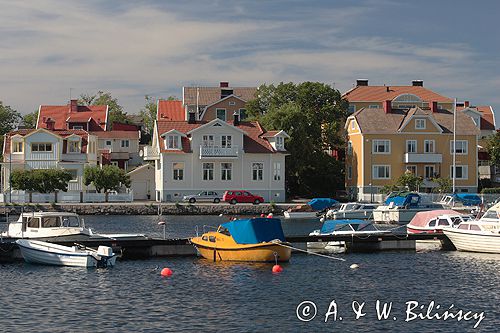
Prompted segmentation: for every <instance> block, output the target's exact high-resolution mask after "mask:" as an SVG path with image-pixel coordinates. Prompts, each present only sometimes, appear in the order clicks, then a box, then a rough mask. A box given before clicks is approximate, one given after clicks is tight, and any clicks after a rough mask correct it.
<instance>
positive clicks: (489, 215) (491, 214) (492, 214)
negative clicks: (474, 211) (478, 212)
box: [482, 210, 499, 219]
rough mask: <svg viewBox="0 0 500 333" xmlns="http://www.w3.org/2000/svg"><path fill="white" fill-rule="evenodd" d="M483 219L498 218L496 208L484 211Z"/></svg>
mask: <svg viewBox="0 0 500 333" xmlns="http://www.w3.org/2000/svg"><path fill="white" fill-rule="evenodd" d="M482 218H483V219H498V218H499V216H498V213H497V211H496V210H488V211H486V213H484V215H483V217H482Z"/></svg>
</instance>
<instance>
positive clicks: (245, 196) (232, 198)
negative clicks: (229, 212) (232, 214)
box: [222, 191, 264, 205]
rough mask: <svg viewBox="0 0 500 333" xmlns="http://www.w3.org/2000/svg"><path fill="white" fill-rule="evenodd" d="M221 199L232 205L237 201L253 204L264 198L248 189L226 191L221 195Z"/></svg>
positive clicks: (262, 200)
mask: <svg viewBox="0 0 500 333" xmlns="http://www.w3.org/2000/svg"><path fill="white" fill-rule="evenodd" d="M222 200H223V201H225V202H229V203H230V204H232V205H235V204H237V203H242V202H244V203H253V204H255V205H258V204H260V203H261V202H264V198H263V197H261V196H260V195H255V194H252V193H250V192H248V191H226V192H224V195H223V196H222Z"/></svg>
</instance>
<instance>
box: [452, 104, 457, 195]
mask: <svg viewBox="0 0 500 333" xmlns="http://www.w3.org/2000/svg"><path fill="white" fill-rule="evenodd" d="M456 127H457V99H456V98H455V100H454V101H453V167H452V170H453V193H455V179H456V177H457V175H456V173H457V168H456V162H457V140H456V139H457V131H456Z"/></svg>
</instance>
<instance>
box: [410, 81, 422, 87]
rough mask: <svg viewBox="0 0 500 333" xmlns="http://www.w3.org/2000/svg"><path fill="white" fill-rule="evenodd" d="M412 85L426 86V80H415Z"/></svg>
mask: <svg viewBox="0 0 500 333" xmlns="http://www.w3.org/2000/svg"><path fill="white" fill-rule="evenodd" d="M411 85H412V86H414V87H423V86H424V81H422V80H413V81H411Z"/></svg>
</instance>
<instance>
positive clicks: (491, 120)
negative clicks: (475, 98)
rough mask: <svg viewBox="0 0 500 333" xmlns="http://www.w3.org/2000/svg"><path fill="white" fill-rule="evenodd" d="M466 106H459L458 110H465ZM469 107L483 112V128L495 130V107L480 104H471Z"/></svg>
mask: <svg viewBox="0 0 500 333" xmlns="http://www.w3.org/2000/svg"><path fill="white" fill-rule="evenodd" d="M464 109H465V107H464V106H459V107H457V110H459V111H460V110H464ZM469 109H472V110H475V111H478V112H479V113H481V126H480V128H481V129H482V130H489V131H494V130H495V115H494V113H493V108H492V107H491V106H489V105H480V106H469Z"/></svg>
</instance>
